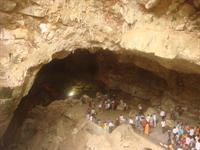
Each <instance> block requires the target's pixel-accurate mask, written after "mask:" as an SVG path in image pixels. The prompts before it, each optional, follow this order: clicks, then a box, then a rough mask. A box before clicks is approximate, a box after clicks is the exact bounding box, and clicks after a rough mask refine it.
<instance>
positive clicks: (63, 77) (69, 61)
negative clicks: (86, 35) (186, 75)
mask: <svg viewBox="0 0 200 150" xmlns="http://www.w3.org/2000/svg"><path fill="white" fill-rule="evenodd" d="M95 57H96V56H95V54H92V53H90V52H89V51H86V50H76V51H75V52H74V53H73V54H70V55H69V56H67V57H66V58H64V59H61V60H60V59H56V60H53V61H52V62H50V63H49V64H47V65H45V66H44V67H43V68H42V69H41V70H40V72H39V73H38V75H37V78H36V80H35V82H34V84H33V86H32V88H31V90H30V92H29V95H28V96H27V97H26V98H29V97H30V98H31V97H37V101H35V100H34V101H33V102H35V103H37V104H41V105H48V104H49V103H50V102H51V101H52V100H55V99H57V100H58V99H65V98H67V97H68V96H69V95H70V92H76V93H73V94H74V95H73V96H74V97H76V98H79V97H80V96H81V95H82V94H83V93H85V94H88V95H90V96H94V95H93V94H94V93H95V90H103V86H104V85H103V84H102V83H100V82H98V81H97V80H95V76H96V74H97V72H98V64H97V61H96V58H95ZM96 85H98V86H96ZM71 94H72V93H71ZM30 98H29V99H30Z"/></svg>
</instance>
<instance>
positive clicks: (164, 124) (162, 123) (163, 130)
mask: <svg viewBox="0 0 200 150" xmlns="http://www.w3.org/2000/svg"><path fill="white" fill-rule="evenodd" d="M161 127H162V133H163V134H164V133H165V127H166V122H165V120H162V121H161Z"/></svg>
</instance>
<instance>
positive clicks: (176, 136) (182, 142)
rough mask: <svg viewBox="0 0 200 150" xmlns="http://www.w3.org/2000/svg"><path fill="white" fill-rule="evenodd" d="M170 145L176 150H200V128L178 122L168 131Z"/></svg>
mask: <svg viewBox="0 0 200 150" xmlns="http://www.w3.org/2000/svg"><path fill="white" fill-rule="evenodd" d="M168 145H169V148H171V149H176V150H200V128H199V127H198V126H196V127H194V126H191V125H187V124H183V123H182V122H178V123H177V124H176V126H174V127H173V128H172V129H169V130H168Z"/></svg>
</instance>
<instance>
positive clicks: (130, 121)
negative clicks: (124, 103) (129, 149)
mask: <svg viewBox="0 0 200 150" xmlns="http://www.w3.org/2000/svg"><path fill="white" fill-rule="evenodd" d="M129 124H130V125H131V126H132V127H133V125H134V121H133V119H132V118H129Z"/></svg>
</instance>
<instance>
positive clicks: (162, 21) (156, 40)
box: [0, 0, 200, 136]
mask: <svg viewBox="0 0 200 150" xmlns="http://www.w3.org/2000/svg"><path fill="white" fill-rule="evenodd" d="M1 4H2V5H1ZM0 6H1V8H0V118H1V119H0V129H1V130H0V136H1V135H2V134H3V132H4V130H5V128H6V126H7V124H8V123H9V120H10V119H11V117H12V113H13V111H14V110H15V109H16V107H17V105H18V104H19V102H20V99H21V98H22V97H23V96H25V95H26V94H27V93H28V91H29V89H30V87H31V86H32V83H33V81H34V78H35V75H36V74H37V72H38V71H39V70H40V68H41V67H42V66H43V65H44V64H46V63H48V62H50V61H51V60H52V59H54V58H62V57H65V56H67V55H68V54H69V53H71V52H73V51H74V50H76V49H77V48H85V49H89V50H90V51H91V52H92V51H94V50H95V48H102V49H109V50H111V51H117V52H119V53H123V54H126V53H131V54H134V55H135V56H142V58H144V60H145V59H146V58H148V59H149V60H151V62H152V64H159V65H160V66H162V67H165V68H167V69H172V70H176V71H178V72H182V73H196V74H199V73H200V66H199V65H200V51H199V49H200V21H199V19H198V18H199V15H200V13H199V1H198V0H194V1H193V3H189V2H187V1H176V0H172V2H171V1H160V2H159V1H158V0H137V1H134V0H110V1H107V0H98V1H96V0H68V1H65V0H24V1H18V0H9V1H7V0H6V3H5V0H0ZM143 6H144V7H145V8H144V7H143ZM180 25H181V26H180ZM128 60H129V59H128ZM133 61H134V60H130V62H133ZM142 61H143V60H142ZM134 63H135V64H136V65H138V66H139V67H141V66H140V65H141V63H140V62H134ZM148 63H149V62H148V61H147V63H145V61H143V65H142V67H143V68H145V69H147V70H150V71H156V70H155V66H156V65H152V66H149V65H148ZM5 93H10V94H9V95H6V96H4V95H5Z"/></svg>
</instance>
